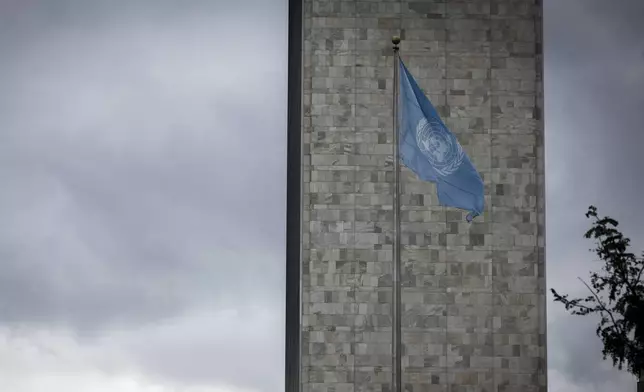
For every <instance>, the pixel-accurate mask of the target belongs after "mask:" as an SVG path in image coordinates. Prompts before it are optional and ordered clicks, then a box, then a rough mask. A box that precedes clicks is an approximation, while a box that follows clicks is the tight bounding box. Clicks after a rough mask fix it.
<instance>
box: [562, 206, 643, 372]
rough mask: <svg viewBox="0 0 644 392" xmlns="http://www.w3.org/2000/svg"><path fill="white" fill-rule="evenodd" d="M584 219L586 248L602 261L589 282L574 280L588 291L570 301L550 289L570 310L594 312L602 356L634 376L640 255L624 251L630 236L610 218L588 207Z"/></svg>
mask: <svg viewBox="0 0 644 392" xmlns="http://www.w3.org/2000/svg"><path fill="white" fill-rule="evenodd" d="M586 217H587V218H589V219H592V221H593V223H592V227H591V228H590V229H589V230H588V231H587V232H586V234H585V235H584V237H586V238H588V239H594V240H595V243H596V246H597V247H596V248H595V249H592V250H593V251H594V252H595V253H596V254H597V256H599V258H600V259H601V260H602V261H603V262H604V264H603V267H602V269H601V271H599V272H592V273H591V274H590V284H588V283H586V282H585V281H583V280H582V279H580V280H581V281H582V283H583V284H584V285H585V286H586V287H587V288H588V290H589V291H590V295H589V296H587V297H585V298H574V299H571V298H570V297H569V296H568V295H560V294H559V293H557V292H556V291H555V290H554V289H551V292H552V294H553V295H554V298H555V302H561V303H562V304H563V305H564V306H565V307H566V310H568V311H569V312H570V313H571V314H574V315H580V316H585V315H588V314H598V315H599V316H600V321H599V323H598V325H597V330H596V332H597V336H598V337H600V338H601V340H602V342H603V344H604V348H603V350H602V354H603V356H604V359H606V358H608V357H610V358H611V359H612V361H613V366H617V367H618V368H619V369H620V370H621V369H622V368H624V367H626V369H627V370H628V371H629V372H630V373H632V374H634V375H635V376H640V375H641V374H644V284H643V283H642V271H644V258H643V257H644V254H643V255H642V256H643V257H636V256H635V255H634V254H633V253H630V252H629V251H628V248H629V246H630V239H628V238H626V237H624V235H623V234H622V233H621V232H620V231H619V230H617V226H618V222H617V221H616V220H615V219H612V218H610V217H599V216H598V214H597V208H596V207H594V206H590V207H589V208H588V212H587V213H586Z"/></svg>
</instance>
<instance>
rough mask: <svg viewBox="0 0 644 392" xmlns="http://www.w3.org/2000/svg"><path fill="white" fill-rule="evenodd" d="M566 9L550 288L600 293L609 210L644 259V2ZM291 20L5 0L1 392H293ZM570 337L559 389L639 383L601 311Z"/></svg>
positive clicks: (559, 31) (552, 326) (562, 342)
mask: <svg viewBox="0 0 644 392" xmlns="http://www.w3.org/2000/svg"><path fill="white" fill-rule="evenodd" d="M133 3H136V5H134V4H133ZM544 3H545V55H546V69H545V78H546V111H545V116H546V132H547V140H546V144H547V146H546V151H547V164H546V165H547V182H548V188H547V194H548V199H547V204H548V228H547V230H548V233H547V234H548V239H547V240H548V249H547V262H548V267H547V268H548V269H547V272H548V286H549V287H556V288H558V289H562V290H564V291H571V292H575V291H579V292H582V291H581V287H579V286H580V284H578V283H577V281H576V277H577V276H582V277H584V276H586V275H587V273H588V269H589V268H593V267H595V266H597V264H596V263H595V264H593V263H592V262H591V260H593V259H594V257H593V255H592V254H591V253H589V252H588V251H587V249H588V248H590V246H591V245H592V244H591V243H588V242H587V241H586V240H584V239H583V238H582V234H583V232H584V230H585V229H586V228H587V225H588V222H587V221H586V219H585V218H584V215H583V214H584V212H585V211H586V208H587V206H588V205H589V204H596V205H597V206H598V207H599V208H600V213H605V214H609V215H611V216H613V217H615V218H617V219H619V220H620V222H621V223H622V225H623V228H624V229H625V231H626V232H627V234H629V235H630V236H631V237H633V239H634V243H635V245H636V246H638V247H639V248H637V249H638V250H639V249H644V241H643V240H642V238H643V237H644V229H643V228H642V225H641V222H642V219H644V210H642V208H641V207H640V204H639V203H638V201H639V199H641V195H642V190H644V186H643V185H642V182H641V181H640V180H641V179H642V176H644V175H643V174H642V172H641V170H639V169H638V167H642V165H643V162H642V153H641V151H640V150H641V147H640V146H644V129H643V128H642V125H641V124H642V123H643V122H644V110H642V108H643V107H644V92H643V91H644V27H643V26H644V24H643V23H641V19H642V17H644V2H642V1H641V0H614V1H612V2H607V1H605V0H545V1H544ZM286 22H287V2H286V0H270V1H268V0H243V1H241V0H240V1H237V2H233V1H217V0H192V1H189V2H185V1H183V2H179V1H169V0H154V1H153V0H147V1H137V2H130V1H128V2H126V1H98V0H96V1H94V0H76V1H72V0H57V1H45V0H40V1H37V0H0V86H2V90H1V91H2V92H1V93H0V180H1V181H2V192H0V216H1V217H2V224H1V225H0V267H1V268H0V390H2V391H11V392H42V391H52V392H59V391H60V392H63V391H64V392H66V391H70V390H74V391H83V392H103V391H110V392H111V391H116V390H118V391H123V392H170V391H172V392H236V391H239V392H246V391H248V392H274V391H279V390H282V385H283V380H282V375H283V367H282V363H283V336H282V335H283V328H284V325H283V319H284V314H283V310H282V309H283V296H284V287H283V286H284V276H283V274H284V270H283V260H284V249H283V244H284V238H283V227H284V215H285V211H284V207H285V206H284V205H285V182H284V179H285V150H286V139H285V133H284V131H285V126H286V107H285V102H286V49H287V47H286V44H287V41H286V33H287V25H286ZM246 149H252V151H253V152H254V154H253V155H251V154H246V153H245V151H246ZM549 339H550V347H549V354H550V358H549V366H550V388H551V389H550V390H551V391H562V392H563V391H565V392H577V391H584V392H588V391H595V392H599V391H602V392H603V391H607V392H608V391H611V392H612V391H614V390H634V382H633V381H632V379H631V378H630V377H629V376H628V375H627V374H624V373H620V372H617V371H615V370H612V369H611V368H610V364H609V363H602V361H601V354H600V345H599V341H598V340H597V338H596V337H595V336H594V325H593V324H592V322H591V321H590V320H584V319H576V318H573V317H572V316H567V315H566V314H565V312H564V311H563V310H562V309H561V308H560V307H559V306H556V304H550V305H549ZM590 384H593V385H594V386H592V385H590Z"/></svg>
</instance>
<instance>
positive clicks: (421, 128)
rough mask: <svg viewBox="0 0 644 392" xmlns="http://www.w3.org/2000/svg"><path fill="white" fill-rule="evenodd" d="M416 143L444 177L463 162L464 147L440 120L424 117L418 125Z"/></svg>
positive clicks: (437, 171)
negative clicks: (430, 119)
mask: <svg viewBox="0 0 644 392" xmlns="http://www.w3.org/2000/svg"><path fill="white" fill-rule="evenodd" d="M416 143H417V144H418V148H419V149H420V151H421V152H422V153H423V155H424V156H425V158H427V160H428V161H429V163H430V165H432V167H433V168H434V170H435V171H436V173H438V174H439V175H441V176H443V177H446V176H449V175H450V174H452V173H454V172H455V171H456V170H458V168H459V167H460V166H461V163H463V158H464V156H465V153H464V152H463V148H462V147H461V145H460V143H459V142H458V140H456V138H455V137H454V135H452V134H451V133H450V132H449V131H448V130H447V129H445V126H444V125H443V124H441V123H440V122H438V121H431V122H429V121H427V119H426V118H422V119H421V120H420V121H419V122H418V125H417V126H416Z"/></svg>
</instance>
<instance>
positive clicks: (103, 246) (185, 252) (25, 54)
mask: <svg viewBox="0 0 644 392" xmlns="http://www.w3.org/2000/svg"><path fill="white" fill-rule="evenodd" d="M188 3H190V4H187V3H185V2H181V3H179V2H176V1H161V2H157V1H155V2H154V3H150V2H90V1H60V2H54V3H52V2H35V1H25V2H7V1H3V2H1V3H0V5H1V7H2V10H1V11H0V15H2V16H0V18H2V20H1V21H0V30H2V33H3V34H0V36H2V37H3V38H2V39H1V40H0V44H1V45H2V47H0V50H1V51H2V53H4V54H5V55H6V56H3V61H2V62H1V65H0V70H1V71H2V73H1V76H0V81H1V82H2V85H3V88H4V91H5V92H6V91H10V92H11V93H10V94H2V99H1V100H0V127H1V129H2V131H1V132H0V163H1V164H2V165H1V168H0V177H1V178H2V181H3V192H2V194H1V195H0V216H2V217H3V225H2V228H0V255H2V270H1V271H0V311H1V312H2V316H3V317H2V318H3V322H10V323H22V322H38V323H43V325H47V324H48V323H61V324H66V325H70V326H72V327H74V328H95V327H105V325H103V324H104V323H108V322H118V323H128V324H129V323H132V322H141V321H154V320H155V319H158V318H161V317H168V316H172V315H177V314H180V313H181V312H182V311H183V310H186V309H189V308H191V307H195V306H214V307H217V306H219V305H218V304H221V303H224V304H227V303H231V302H234V303H236V305H237V306H244V304H245V303H253V302H257V300H256V298H258V297H259V298H262V301H268V302H271V301H273V302H274V303H276V304H279V303H280V300H281V299H282V294H281V289H282V275H283V268H282V261H281V260H282V251H283V228H282V226H283V219H284V218H283V217H284V206H283V204H284V203H283V200H284V185H283V177H284V169H283V167H284V163H285V156H284V151H285V138H284V135H282V134H281V132H282V131H281V130H282V129H283V123H284V118H285V113H284V110H283V106H284V100H285V87H286V86H285V61H284V60H285V56H284V55H283V53H282V52H284V51H285V49H284V51H280V50H275V49H274V48H273V47H272V45H283V44H285V42H286V41H285V38H286V35H285V30H284V29H283V28H282V29H281V30H280V29H279V28H276V27H275V23H269V22H268V21H270V20H271V18H273V19H277V20H280V19H283V17H282V14H283V13H284V11H285V9H281V8H280V4H278V5H277V6H275V4H273V7H267V6H266V3H267V2H256V3H253V4H245V5H244V11H243V12H244V14H245V18H240V17H239V15H240V13H241V12H242V10H241V9H240V8H238V7H235V6H231V5H229V3H226V4H227V5H226V6H222V5H221V3H219V2H212V1H208V2H206V1H198V2H188ZM246 7H248V9H246ZM278 25H279V24H278ZM258 62H261V64H262V67H258V66H257V63H258Z"/></svg>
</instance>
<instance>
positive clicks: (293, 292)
mask: <svg viewBox="0 0 644 392" xmlns="http://www.w3.org/2000/svg"><path fill="white" fill-rule="evenodd" d="M287 104H288V108H287V111H288V114H287V133H288V135H287V143H288V146H287V153H288V157H287V164H286V173H287V174H286V175H287V178H286V341H285V342H286V346H285V349H286V355H285V358H286V361H285V386H286V388H285V389H286V392H299V390H300V265H301V261H300V243H301V241H300V240H301V228H300V223H301V219H300V209H301V176H300V175H301V141H302V129H301V128H302V127H301V123H302V121H301V118H302V0H289V6H288V103H287Z"/></svg>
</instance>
